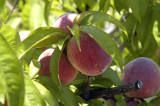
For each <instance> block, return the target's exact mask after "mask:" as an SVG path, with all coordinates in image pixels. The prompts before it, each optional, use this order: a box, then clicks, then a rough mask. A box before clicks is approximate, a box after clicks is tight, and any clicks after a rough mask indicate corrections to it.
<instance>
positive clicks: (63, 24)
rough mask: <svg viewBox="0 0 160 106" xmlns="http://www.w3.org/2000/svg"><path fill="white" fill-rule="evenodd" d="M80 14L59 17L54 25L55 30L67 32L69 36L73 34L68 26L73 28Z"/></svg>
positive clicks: (67, 14)
mask: <svg viewBox="0 0 160 106" xmlns="http://www.w3.org/2000/svg"><path fill="white" fill-rule="evenodd" d="M77 15H78V14H76V13H66V14H63V15H61V16H59V17H58V18H57V19H56V20H55V21H54V23H53V25H52V26H53V27H55V28H60V29H62V30H64V31H66V32H67V33H68V34H71V33H70V31H69V30H68V28H67V26H69V27H70V28H72V23H73V20H74V18H75V17H76V16H77Z"/></svg>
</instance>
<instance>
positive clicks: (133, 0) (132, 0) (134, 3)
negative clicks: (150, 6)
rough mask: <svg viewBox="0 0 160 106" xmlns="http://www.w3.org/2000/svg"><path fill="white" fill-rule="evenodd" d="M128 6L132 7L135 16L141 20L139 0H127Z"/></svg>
mask: <svg viewBox="0 0 160 106" xmlns="http://www.w3.org/2000/svg"><path fill="white" fill-rule="evenodd" d="M129 7H130V8H131V9H132V13H133V15H134V16H135V17H136V18H137V20H138V21H141V16H140V0H129Z"/></svg>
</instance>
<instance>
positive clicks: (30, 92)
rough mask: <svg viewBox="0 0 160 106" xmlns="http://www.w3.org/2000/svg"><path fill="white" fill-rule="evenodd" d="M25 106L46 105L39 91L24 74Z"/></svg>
mask: <svg viewBox="0 0 160 106" xmlns="http://www.w3.org/2000/svg"><path fill="white" fill-rule="evenodd" d="M21 106H22V105H21ZM25 106H46V103H45V101H44V99H43V97H42V95H41V94H40V91H39V90H38V88H37V87H36V86H35V84H34V83H33V82H32V80H30V79H29V78H28V77H27V76H25Z"/></svg>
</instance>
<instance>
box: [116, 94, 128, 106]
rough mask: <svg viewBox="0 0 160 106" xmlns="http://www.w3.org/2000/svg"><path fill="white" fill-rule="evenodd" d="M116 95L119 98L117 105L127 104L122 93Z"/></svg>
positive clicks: (123, 105)
mask: <svg viewBox="0 0 160 106" xmlns="http://www.w3.org/2000/svg"><path fill="white" fill-rule="evenodd" d="M114 97H115V99H116V100H117V102H116V106H126V105H125V104H126V102H125V100H124V98H122V96H121V95H115V96H114Z"/></svg>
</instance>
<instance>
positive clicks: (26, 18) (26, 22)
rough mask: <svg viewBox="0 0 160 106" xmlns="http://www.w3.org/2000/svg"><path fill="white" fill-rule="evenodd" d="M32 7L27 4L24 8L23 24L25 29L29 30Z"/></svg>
mask: <svg viewBox="0 0 160 106" xmlns="http://www.w3.org/2000/svg"><path fill="white" fill-rule="evenodd" d="M28 13H30V5H29V4H25V5H24V7H23V8H22V22H23V27H24V28H26V29H29V17H30V14H28Z"/></svg>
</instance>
